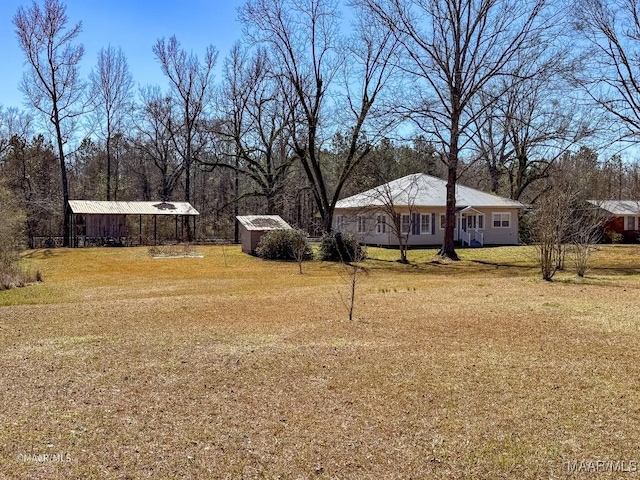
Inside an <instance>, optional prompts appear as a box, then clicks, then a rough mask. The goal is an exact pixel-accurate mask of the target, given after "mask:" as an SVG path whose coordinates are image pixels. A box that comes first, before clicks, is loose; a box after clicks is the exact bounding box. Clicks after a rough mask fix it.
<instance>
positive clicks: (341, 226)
mask: <svg viewBox="0 0 640 480" xmlns="http://www.w3.org/2000/svg"><path fill="white" fill-rule="evenodd" d="M344 227H345V221H344V215H338V216H337V217H336V230H338V231H339V232H342V231H343V230H344Z"/></svg>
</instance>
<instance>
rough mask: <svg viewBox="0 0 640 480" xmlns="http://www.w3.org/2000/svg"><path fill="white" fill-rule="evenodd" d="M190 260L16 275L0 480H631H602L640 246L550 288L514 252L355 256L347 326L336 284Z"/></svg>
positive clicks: (617, 434)
mask: <svg viewBox="0 0 640 480" xmlns="http://www.w3.org/2000/svg"><path fill="white" fill-rule="evenodd" d="M198 251H199V252H201V253H202V254H204V258H167V259H154V258H151V257H150V256H149V255H148V251H147V249H145V248H127V249H98V248H96V249H78V250H66V249H58V250H38V251H32V252H28V253H27V254H26V258H25V262H26V263H27V264H28V265H29V266H31V267H32V268H33V269H39V270H41V271H42V273H43V275H44V278H45V282H44V283H42V284H39V285H34V286H30V287H27V288H20V289H15V290H11V291H6V292H0V305H1V306H0V371H1V372H2V373H1V375H0V391H1V392H2V395H1V396H0V478H16V479H18V478H30V479H40V478H41V479H49V478H60V479H63V478H64V479H67V478H147V477H151V478H158V479H170V478H200V479H205V478H214V479H217V478H220V479H227V478H230V479H262V478H264V479H276V478H282V479H299V478H301V479H307V478H309V479H311V478H314V479H315V478H317V479H408V478H413V479H423V478H444V479H456V478H465V479H476V478H477V479H498V478H517V479H528V478H544V479H564V478H589V479H597V478H635V476H636V475H638V473H633V472H624V471H623V472H618V473H617V474H616V475H611V473H610V472H609V471H608V470H611V469H612V468H617V469H619V470H620V469H623V470H624V469H626V470H629V469H631V470H632V469H633V466H634V465H635V464H634V463H633V462H637V463H638V464H639V465H638V468H640V443H639V439H640V368H639V366H640V298H639V294H640V247H638V246H606V247H601V248H600V249H599V250H598V252H596V254H595V257H594V268H593V269H592V270H591V271H590V273H589V274H588V275H587V277H586V278H584V279H578V278H577V277H576V276H575V275H574V274H572V273H571V272H570V271H568V272H563V273H560V274H558V275H557V279H556V281H555V282H553V283H547V282H543V281H542V280H540V279H539V278H538V274H537V271H536V269H535V268H534V262H533V251H532V250H530V249H529V248H528V247H504V248H494V249H469V250H461V251H460V253H461V255H462V257H463V261H461V262H458V263H451V264H435V263H430V260H431V259H432V257H433V254H434V251H428V250H427V251H410V252H409V259H410V260H411V261H412V262H413V265H409V266H407V265H400V264H398V263H396V262H394V261H393V260H395V258H396V257H397V255H398V253H397V252H394V251H388V250H380V249H370V254H371V255H372V257H373V259H370V260H368V261H367V262H366V267H367V274H366V275H364V276H362V277H361V283H360V284H359V286H358V294H357V304H356V310H355V317H356V319H357V320H355V321H353V322H349V321H348V320H347V311H346V309H345V307H344V305H343V303H342V298H343V297H344V296H345V295H346V294H347V285H346V283H345V278H344V271H343V269H342V268H341V267H340V266H339V265H336V264H331V263H321V262H309V263H305V266H304V271H305V273H304V275H300V274H299V273H298V267H297V265H296V264H295V263H276V262H265V261H262V260H259V259H256V258H252V257H249V256H247V255H244V254H242V253H240V250H239V247H220V246H216V247H199V248H198ZM46 455H48V457H47V456H46ZM598 461H601V462H625V463H618V464H615V465H614V466H612V464H604V463H603V464H602V465H603V466H601V464H598V463H595V462H598ZM575 462H578V463H575ZM580 462H583V463H582V464H580ZM589 462H594V463H589ZM567 465H569V466H573V467H575V466H576V465H578V466H580V465H582V468H583V470H582V471H581V472H571V471H568V470H570V468H568V467H567ZM587 468H591V469H592V470H594V469H595V470H597V471H591V472H588V471H584V469H587Z"/></svg>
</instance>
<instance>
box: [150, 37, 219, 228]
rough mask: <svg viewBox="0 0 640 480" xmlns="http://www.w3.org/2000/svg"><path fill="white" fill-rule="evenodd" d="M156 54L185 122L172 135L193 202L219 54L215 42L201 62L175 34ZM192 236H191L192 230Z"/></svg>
mask: <svg viewBox="0 0 640 480" xmlns="http://www.w3.org/2000/svg"><path fill="white" fill-rule="evenodd" d="M153 53H154V54H155V55H156V58H157V59H158V61H159V62H160V66H161V67H162V72H163V73H164V74H165V75H166V76H167V78H168V79H169V83H170V85H171V89H172V91H173V93H174V97H175V103H176V105H177V107H178V110H179V112H180V117H179V118H180V122H181V123H180V124H178V125H174V127H179V128H175V129H174V130H172V138H173V141H174V143H175V146H176V149H177V151H178V152H179V154H180V156H181V157H182V162H183V165H184V199H185V201H187V202H190V201H191V190H192V188H191V166H192V164H193V162H194V159H196V158H197V156H198V153H199V150H200V148H201V147H202V146H201V145H198V143H197V136H198V134H199V127H200V125H199V123H200V122H201V121H202V120H203V115H204V113H205V111H206V109H207V107H208V105H209V102H210V100H211V95H212V81H213V68H214V66H215V64H216V60H217V57H218V53H217V51H216V49H215V48H214V47H213V46H212V45H210V46H208V47H207V49H206V52H205V56H204V61H203V62H202V63H201V62H200V60H199V59H198V57H197V56H196V55H195V54H193V53H191V54H189V53H187V52H186V51H185V50H184V49H182V48H181V46H180V42H178V40H177V39H176V37H175V36H172V37H171V38H169V40H168V41H165V40H164V39H160V40H158V41H157V42H156V44H155V45H154V46H153ZM188 235H189V238H190V236H191V231H190V230H189V234H188Z"/></svg>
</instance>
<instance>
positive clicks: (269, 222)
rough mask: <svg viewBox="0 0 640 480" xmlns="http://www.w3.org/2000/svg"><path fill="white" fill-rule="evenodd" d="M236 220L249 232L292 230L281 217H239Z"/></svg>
mask: <svg viewBox="0 0 640 480" xmlns="http://www.w3.org/2000/svg"><path fill="white" fill-rule="evenodd" d="M236 218H237V219H238V221H239V222H240V223H241V224H242V226H243V227H244V228H246V229H247V230H283V229H284V230H290V229H291V226H290V225H289V224H288V223H287V222H285V221H284V220H283V219H282V218H281V217H280V215H238V216H237V217H236Z"/></svg>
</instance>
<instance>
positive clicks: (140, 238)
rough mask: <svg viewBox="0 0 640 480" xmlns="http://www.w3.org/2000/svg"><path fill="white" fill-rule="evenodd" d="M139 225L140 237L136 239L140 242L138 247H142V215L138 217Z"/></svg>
mask: <svg viewBox="0 0 640 480" xmlns="http://www.w3.org/2000/svg"><path fill="white" fill-rule="evenodd" d="M139 225H140V234H139V235H140V236H139V238H138V241H139V242H140V245H142V215H140V222H139Z"/></svg>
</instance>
